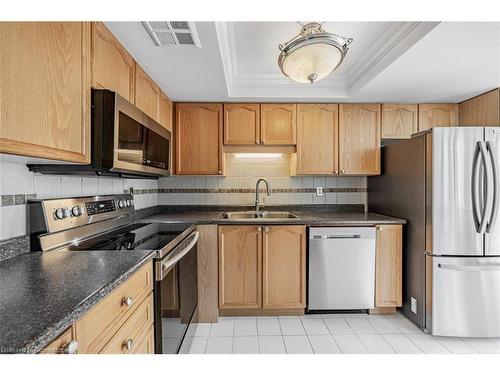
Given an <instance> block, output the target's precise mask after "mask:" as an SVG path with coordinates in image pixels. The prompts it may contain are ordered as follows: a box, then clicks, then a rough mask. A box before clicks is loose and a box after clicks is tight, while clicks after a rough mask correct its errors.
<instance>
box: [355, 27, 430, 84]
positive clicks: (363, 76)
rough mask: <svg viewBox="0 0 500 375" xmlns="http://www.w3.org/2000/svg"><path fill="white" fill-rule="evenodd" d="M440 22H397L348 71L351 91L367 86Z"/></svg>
mask: <svg viewBox="0 0 500 375" xmlns="http://www.w3.org/2000/svg"><path fill="white" fill-rule="evenodd" d="M439 23H440V22H396V23H394V24H393V25H392V26H391V27H389V29H388V30H387V31H386V32H385V33H384V34H382V36H381V37H380V39H379V40H378V41H377V42H376V43H375V44H373V45H372V46H371V47H370V48H369V49H368V50H367V51H366V53H365V55H364V56H365V58H364V59H360V60H358V61H357V62H356V64H355V65H353V67H352V68H351V69H349V71H348V72H347V75H348V83H349V90H350V91H351V93H354V92H357V91H359V90H360V89H361V88H363V87H364V86H366V85H367V84H368V83H369V82H370V81H371V80H372V79H373V78H375V77H376V76H377V75H378V74H379V73H381V72H382V71H383V70H384V69H386V68H387V67H388V66H389V65H391V64H392V63H393V62H394V61H396V60H397V59H398V58H399V57H401V56H402V55H403V54H404V53H405V52H406V51H408V50H409V49H410V48H411V47H412V46H413V45H415V44H416V43H417V42H418V41H419V40H420V39H422V38H423V37H424V36H425V35H427V34H428V33H429V32H430V31H431V30H432V29H434V28H435V27H436V26H437V25H439Z"/></svg>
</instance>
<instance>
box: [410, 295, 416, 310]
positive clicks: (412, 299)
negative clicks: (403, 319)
mask: <svg viewBox="0 0 500 375" xmlns="http://www.w3.org/2000/svg"><path fill="white" fill-rule="evenodd" d="M410 309H411V312H412V313H414V314H416V313H417V300H416V299H415V298H413V297H411V307H410Z"/></svg>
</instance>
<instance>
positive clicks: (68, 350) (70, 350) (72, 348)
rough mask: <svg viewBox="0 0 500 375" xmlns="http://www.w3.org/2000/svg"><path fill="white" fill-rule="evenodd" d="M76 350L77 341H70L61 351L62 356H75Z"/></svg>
mask: <svg viewBox="0 0 500 375" xmlns="http://www.w3.org/2000/svg"><path fill="white" fill-rule="evenodd" d="M77 350H78V341H75V340H71V341H70V342H69V343H68V345H66V346H65V347H64V349H63V353H64V354H76V351H77Z"/></svg>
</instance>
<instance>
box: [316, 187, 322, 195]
mask: <svg viewBox="0 0 500 375" xmlns="http://www.w3.org/2000/svg"><path fill="white" fill-rule="evenodd" d="M316 196H317V197H322V196H323V187H322V186H318V187H316Z"/></svg>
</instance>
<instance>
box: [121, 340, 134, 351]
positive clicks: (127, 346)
mask: <svg viewBox="0 0 500 375" xmlns="http://www.w3.org/2000/svg"><path fill="white" fill-rule="evenodd" d="M133 346H134V340H132V339H128V340H125V341H124V342H123V344H122V347H123V348H124V349H127V350H130V349H132V347H133Z"/></svg>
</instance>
